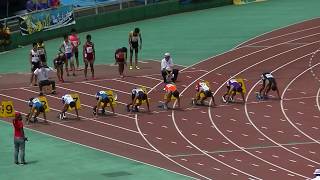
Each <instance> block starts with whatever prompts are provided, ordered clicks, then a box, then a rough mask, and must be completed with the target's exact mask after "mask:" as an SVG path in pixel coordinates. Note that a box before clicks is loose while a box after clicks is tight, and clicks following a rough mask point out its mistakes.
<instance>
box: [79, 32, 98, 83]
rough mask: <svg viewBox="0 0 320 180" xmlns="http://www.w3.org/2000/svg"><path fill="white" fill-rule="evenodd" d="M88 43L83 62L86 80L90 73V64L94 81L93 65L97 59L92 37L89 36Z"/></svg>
mask: <svg viewBox="0 0 320 180" xmlns="http://www.w3.org/2000/svg"><path fill="white" fill-rule="evenodd" d="M86 38H87V41H86V42H85V43H84V45H83V51H82V54H83V61H84V65H85V66H84V77H85V79H86V80H88V78H87V72H88V64H90V70H91V75H92V79H94V68H93V63H94V60H95V57H96V53H95V49H94V44H93V42H91V35H90V34H88V35H87V37H86Z"/></svg>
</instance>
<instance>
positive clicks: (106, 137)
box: [0, 94, 156, 152]
mask: <svg viewBox="0 0 320 180" xmlns="http://www.w3.org/2000/svg"><path fill="white" fill-rule="evenodd" d="M0 96H4V97H7V98H11V99H15V100H18V101H21V102H24V103H26V102H27V101H26V100H23V99H19V98H15V97H11V96H7V95H4V94H0ZM51 109H52V108H51ZM52 110H54V111H59V110H56V109H52ZM59 112H60V111H59ZM23 114H25V113H23ZM69 114H70V113H69ZM70 115H73V114H70ZM38 118H39V119H41V120H43V118H40V117H38ZM84 118H85V117H84ZM86 119H88V118H86ZM47 121H48V122H50V123H52V124H56V125H59V126H63V127H66V128H69V129H73V130H76V131H80V132H83V133H87V134H90V135H93V136H97V137H101V138H104V139H108V140H111V141H115V142H119V143H122V144H126V145H130V146H133V147H137V148H140V149H144V150H147V151H151V152H156V151H154V150H152V149H149V148H146V147H142V146H139V145H136V144H131V143H128V142H125V141H121V140H118V139H115V138H111V137H108V136H104V135H100V134H96V133H93V132H91V131H87V130H83V129H80V128H76V127H73V126H69V125H66V124H63V123H59V122H55V121H52V120H49V119H47Z"/></svg>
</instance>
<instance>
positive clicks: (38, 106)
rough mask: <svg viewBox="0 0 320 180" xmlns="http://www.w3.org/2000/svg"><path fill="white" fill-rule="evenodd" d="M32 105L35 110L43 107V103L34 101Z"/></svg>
mask: <svg viewBox="0 0 320 180" xmlns="http://www.w3.org/2000/svg"><path fill="white" fill-rule="evenodd" d="M32 107H34V108H35V109H36V110H37V111H40V110H41V109H42V108H43V104H42V103H39V102H36V103H34V104H33V105H32Z"/></svg>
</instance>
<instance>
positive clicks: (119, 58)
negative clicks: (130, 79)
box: [114, 47, 128, 78]
mask: <svg viewBox="0 0 320 180" xmlns="http://www.w3.org/2000/svg"><path fill="white" fill-rule="evenodd" d="M127 53H128V50H127V48H126V47H122V48H119V49H117V50H116V52H115V53H114V58H115V60H116V64H118V66H119V74H120V77H121V78H123V77H124V76H123V71H124V65H127Z"/></svg>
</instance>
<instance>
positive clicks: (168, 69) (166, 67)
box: [161, 53, 179, 83]
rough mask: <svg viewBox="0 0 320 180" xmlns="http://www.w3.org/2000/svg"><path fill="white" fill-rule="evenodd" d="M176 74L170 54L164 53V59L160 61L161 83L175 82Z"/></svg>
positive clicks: (177, 71)
mask: <svg viewBox="0 0 320 180" xmlns="http://www.w3.org/2000/svg"><path fill="white" fill-rule="evenodd" d="M178 73H179V70H178V69H173V62H172V58H171V55H170V53H165V54H164V58H163V59H162V61H161V74H162V77H163V82H164V83H168V82H170V81H172V82H176V80H177V78H178Z"/></svg>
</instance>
